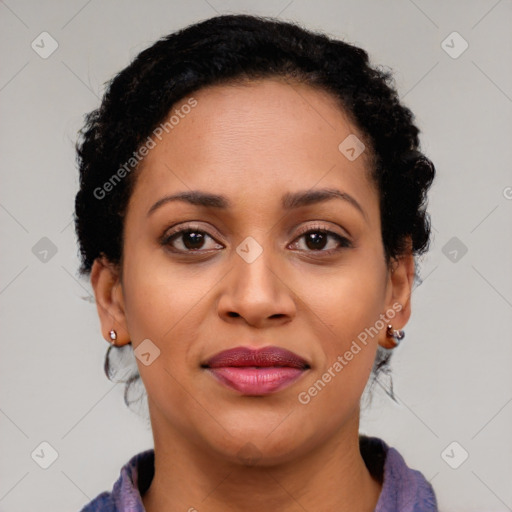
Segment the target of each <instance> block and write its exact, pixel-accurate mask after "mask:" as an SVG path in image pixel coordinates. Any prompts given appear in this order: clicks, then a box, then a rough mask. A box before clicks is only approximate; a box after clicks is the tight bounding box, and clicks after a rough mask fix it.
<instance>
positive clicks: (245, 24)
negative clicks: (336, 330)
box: [75, 15, 435, 403]
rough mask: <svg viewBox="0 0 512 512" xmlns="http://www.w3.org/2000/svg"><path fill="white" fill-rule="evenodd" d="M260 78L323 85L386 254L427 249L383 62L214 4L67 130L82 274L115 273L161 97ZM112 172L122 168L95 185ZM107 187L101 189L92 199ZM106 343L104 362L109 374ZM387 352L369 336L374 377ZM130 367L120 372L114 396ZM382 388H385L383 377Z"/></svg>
mask: <svg viewBox="0 0 512 512" xmlns="http://www.w3.org/2000/svg"><path fill="white" fill-rule="evenodd" d="M265 78H280V79H285V80H286V81H289V83H290V84H293V83H303V84H307V85H309V86H311V87H315V88H317V89H320V90H323V91H326V92H328V93H330V94H331V95H332V96H333V97H334V98H335V99H336V100H337V101H338V102H339V105H340V108H341V109H342V110H343V111H344V112H345V113H346V114H347V115H348V116H349V117H350V119H351V120H352V122H353V123H354V124H355V126H356V127H357V128H358V129H359V131H360V133H361V134H362V136H363V137H364V140H365V144H366V145H367V149H368V150H369V154H370V155H372V159H371V160H372V165H371V167H372V168H371V169H370V176H371V178H372V180H373V182H374V183H375V185H376V186H377V189H378V191H379V199H380V213H381V231H382V241H383V247H384V252H385V256H386V261H388V262H390V261H391V259H392V258H397V257H399V256H400V255H401V254H403V253H404V252H405V251H406V250H409V249H410V250H412V252H413V254H414V255H415V256H418V255H421V254H423V253H424V252H425V251H426V250H427V249H428V245H429V240H430V220H429V215H428V213H427V212H426V205H427V191H428V189H429V187H430V185H431V184H432V181H433V179H434V175H435V168H434V165H433V164H432V162H431V161H430V160H429V159H428V158H427V157H426V156H425V155H424V154H423V153H422V152H421V151H420V149H419V139H418V134H419V129H418V128H417V127H416V125H415V124H414V116H413V114H412V112H411V111H410V110H409V109H408V108H407V107H405V106H404V105H402V104H401V103H400V100H399V98H398V94H397V92H396V90H395V88H394V85H393V78H392V73H391V72H390V71H386V70H384V69H383V68H382V67H372V66H371V65H370V63H369V58H368V54H367V53H366V52H365V51H364V50H362V49H361V48H358V47H357V46H354V45H351V44H348V43H346V42H343V41H340V40H337V39H333V38H330V37H328V36H327V35H325V34H322V33H318V32H312V31H309V30H306V29H305V28H303V27H301V26H300V25H298V24H296V23H289V22H284V21H281V20H277V19H273V18H268V17H258V16H250V15H222V16H216V17H213V18H209V19H207V20H204V21H202V22H199V23H196V24H194V25H190V26H188V27H186V28H184V29H182V30H179V31H177V32H174V33H172V34H170V35H168V36H166V37H164V38H162V39H160V40H158V41H157V42H156V43H155V44H153V45H152V46H151V47H149V48H147V49H146V50H144V51H142V52H141V53H140V54H139V55H138V56H137V57H136V58H135V59H134V60H133V62H132V63H131V64H130V65H129V66H127V67H126V68H125V69H123V70H122V71H121V72H120V73H119V74H118V75H117V76H115V77H114V78H113V79H112V80H111V81H110V83H109V84H108V88H107V90H106V92H105V94H104V97H103V100H102V102H101V105H100V107H99V108H98V109H97V110H94V111H93V112H91V113H89V114H88V115H87V116H86V118H85V125H84V127H83V129H82V130H81V131H80V137H79V141H78V142H77V162H78V167H79V171H80V189H79V191H78V193H77V195H76V200H75V229H76V233H77V237H78V242H79V251H80V258H81V266H80V269H79V274H80V275H81V276H82V277H83V276H87V275H89V274H90V271H91V267H92V264H93V262H94V260H95V259H96V258H98V257H100V256H104V257H105V258H106V259H107V260H108V261H109V262H110V263H112V264H114V265H115V266H117V267H118V268H119V269H120V272H121V275H122V256H123V254H122V249H123V230H124V218H125V214H126V209H127V205H128V201H129V198H130V195H131V193H132V191H133V189H134V186H135V183H136V178H137V172H136V170H137V167H138V163H139V159H137V158H134V155H135V154H136V152H137V150H138V149H139V148H140V147H141V145H143V143H144V142H145V141H146V140H148V137H150V136H151V135H152V134H153V133H154V130H155V128H156V127H158V126H159V125H160V124H161V123H162V122H163V121H164V120H165V119H166V118H167V117H168V116H169V114H170V111H171V108H172V107H173V106H174V105H175V104H176V103H177V102H178V101H179V100H181V99H183V98H185V97H187V96H189V95H190V94H191V93H193V92H195V91H198V90H199V89H201V88H203V87H206V86H212V85H219V84H236V83H238V82H244V81H251V80H257V79H265ZM127 163H128V165H127ZM121 169H124V172H122V173H120V172H119V171H121ZM116 173H117V176H118V177H119V176H123V179H119V180H117V181H116V182H115V183H114V185H115V186H114V185H111V186H109V187H108V188H107V186H105V185H106V184H108V183H112V178H113V177H115V176H114V175H116ZM109 180H110V181H109ZM107 190H108V200H103V198H104V197H105V194H106V192H105V191H107ZM100 192H101V193H100ZM109 353H110V349H109V351H108V352H107V356H106V361H105V371H106V373H107V376H108V377H109V378H111V376H112V375H111V368H110V363H109ZM390 355H391V354H390V353H389V351H385V350H384V349H380V348H379V351H378V354H377V357H376V360H375V364H374V368H373V376H374V378H375V376H376V375H377V374H378V372H379V371H380V370H387V363H388V360H389V357H390ZM137 378H138V375H132V376H131V378H130V379H128V382H127V387H126V389H125V401H127V391H128V387H129V385H130V384H132V383H133V382H134V381H135V380H137ZM388 391H389V390H388ZM388 394H390V396H392V397H393V393H392V388H391V391H390V392H389V393H388ZM127 403H128V402H127Z"/></svg>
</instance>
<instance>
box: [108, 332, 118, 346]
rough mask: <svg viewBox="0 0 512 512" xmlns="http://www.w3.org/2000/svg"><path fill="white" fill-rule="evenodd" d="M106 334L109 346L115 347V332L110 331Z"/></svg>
mask: <svg viewBox="0 0 512 512" xmlns="http://www.w3.org/2000/svg"><path fill="white" fill-rule="evenodd" d="M108 334H109V336H110V344H111V345H115V344H116V340H117V332H116V331H114V329H112V330H111V331H110V332H109V333H108Z"/></svg>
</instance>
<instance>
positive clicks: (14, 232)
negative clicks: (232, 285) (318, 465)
mask: <svg viewBox="0 0 512 512" xmlns="http://www.w3.org/2000/svg"><path fill="white" fill-rule="evenodd" d="M242 12H246V13H257V14H262V15H265V16H279V17H280V18H281V19H284V20H293V21H299V22H301V23H302V24H304V26H306V27H308V28H311V29H316V30H322V31H324V32H326V33H328V34H330V35H332V36H336V37H339V38H342V39H344V40H346V41H348V42H352V43H355V44H357V45H360V46H362V47H363V48H364V49H366V50H367V51H368V52H369V54H370V56H371V59H372V62H373V63H376V64H382V65H386V66H389V67H390V68H391V69H393V70H394V73H395V79H396V85H397V88H398V90H399V92H400V94H401V97H402V98H403V101H404V103H405V104H406V105H407V106H409V107H410V108H411V109H412V110H413V112H414V113H415V115H416V121H417V124H418V126H419V127H420V129H421V130H422V135H421V140H422V148H423V150H424V151H425V152H426V153H427V155H428V156H429V157H430V158H431V159H432V160H433V162H434V163H435V165H436V168H437V173H438V174H437V179H436V182H435V185H434V186H433V188H432V191H431V194H430V203H429V205H430V212H431V215H432V224H433V243H432V247H431V251H430V252H429V254H428V256H427V257H425V258H424V259H423V260H422V262H421V266H420V272H421V275H422V277H423V283H422V284H421V285H420V286H418V287H417V288H416V289H415V291H414V294H413V315H412V318H411V320H410V322H409V324H408V325H407V326H406V338H405V340H404V342H403V344H402V345H401V346H400V348H399V349H398V350H397V351H396V353H395V354H394V357H393V361H392V365H393V375H394V387H395V391H396V395H397V397H398V402H399V403H398V404H395V403H393V402H392V401H391V400H390V399H388V398H387V397H386V396H385V394H384V392H383V391H382V390H381V389H380V388H379V387H377V388H376V390H375V393H374V400H373V403H372V404H371V406H370V407H367V408H366V409H364V411H363V417H362V422H361V431H362V432H364V433H367V434H369V435H376V436H379V437H381V438H383V439H384V440H386V442H387V443H388V444H390V445H391V446H394V447H396V448H397V449H398V450H399V451H400V452H401V453H402V455H403V456H404V458H405V459H406V461H407V463H408V464H409V465H410V466H411V467H413V468H417V469H419V470H420V471H421V472H422V473H423V474H424V475H425V477H426V478H427V479H428V480H430V481H431V482H432V485H433V486H434V488H435V490H436V493H437V496H438V500H439V505H440V508H441V510H445V511H483V510H486V511H506V510H512V486H511V485H510V482H511V478H512V439H511V437H510V432H511V427H512V372H511V371H510V368H511V362H512V361H511V356H512V343H511V341H512V340H511V334H510V333H511V328H512V229H511V227H512V226H511V222H510V221H511V218H512V172H511V164H510V162H511V161H512V144H511V143H510V141H511V136H512V124H511V120H512V68H511V65H510V63H511V62H512V30H511V28H512V24H511V23H512V2H511V1H510V0H501V1H496V0H465V1H464V0H458V1H454V0H453V1H447V2H446V1H421V0H414V1H413V0H392V1H377V0H374V1H356V0H315V1H306V0H272V1H271V0H259V1H238V2H237V1H224V0H189V1H186V2H185V1H183V2H180V1H164V0H151V1H146V2H142V1H136V0H130V1H127V0H124V1H121V0H110V1H104V2H100V1H99V0H89V1H85V0H71V1H67V2H62V1H61V2H58V1H55V0H54V1H39V2H36V1H23V0H5V1H2V2H0V38H1V42H2V45H1V50H0V51H1V61H2V65H1V67H0V120H1V121H0V123H1V133H0V149H1V189H0V229H1V239H2V257H1V265H0V304H1V322H2V331H1V332H2V335H1V344H2V352H1V358H0V369H1V373H0V379H1V383H0V384H1V385H0V429H1V430H0V431H1V439H0V443H1V444H0V447H1V457H0V510H1V511H4V512H25V511H27V510H41V511H48V512H50V511H52V512H60V511H68V512H69V511H72V510H76V511H78V510H79V509H80V508H81V507H82V506H83V505H84V504H85V503H86V502H88V501H89V500H90V499H92V498H94V497H95V496H96V495H97V494H99V493H100V492H102V491H104V490H107V489H108V490H110V489H111V487H112V484H113V482H114V481H115V480H116V479H117V478H118V475H119V469H120V468H121V466H122V465H123V464H124V463H125V462H126V461H127V460H128V459H129V458H130V457H131V456H133V455H134V454H135V453H138V452H139V451H142V450H144V449H147V448H150V447H152V437H151V432H150V430H149V428H148V425H147V422H146V421H145V420H144V419H143V418H140V417H139V416H137V415H136V414H134V413H133V412H131V411H130V410H128V409H127V408H126V407H125V405H124V404H123V400H122V392H123V388H122V385H114V384H113V383H111V382H109V381H108V380H107V379H106V377H105V375H104V374H103V369H102V365H103V358H104V354H105V351H106V349H107V346H108V345H107V343H106V342H105V340H104V339H103V338H102V336H101V333H100V329H99V321H98V318H97V315H96V306H95V304H94V303H93V302H92V301H91V291H92V290H91V287H90V285H89V283H88V282H87V281H84V280H80V279H78V277H77V268H78V258H77V246H76V239H75V234H74V227H73V223H72V213H73V208H74V196H75V194H76V191H77V187H78V173H77V170H76V166H75V154H74V142H75V140H76V135H77V131H78V129H79V128H80V127H81V125H82V122H83V115H84V114H85V113H86V112H89V111H91V110H92V109H94V108H96V107H97V106H98V105H99V98H100V97H101V95H102V93H103V91H104V84H105V82H106V81H108V80H109V79H111V78H112V77H113V75H114V74H115V73H117V72H118V71H119V70H121V69H122V68H123V67H125V66H126V65H127V64H128V63H129V62H130V60H131V59H132V58H133V57H134V56H135V55H137V54H138V53H139V52H140V51H141V50H142V49H144V48H146V47H147V46H149V45H150V44H151V43H152V42H154V41H155V40H156V39H157V38H159V37H161V36H163V35H164V34H167V33H169V32H172V31H174V30H176V29H179V28H181V27H184V26H186V25H188V24H191V23H194V22H197V21H199V20H202V19H205V18H208V17H210V16H213V15H216V14H218V13H242ZM43 32H46V33H47V34H43V35H41V34H42V33H43ZM454 32H456V34H454ZM41 40H43V43H41ZM52 45H53V46H52ZM55 45H58V47H57V48H56V50H55V51H54V52H53V53H51V55H48V53H49V52H50V51H51V50H52V49H53V47H55ZM466 45H467V48H466ZM43 442H44V443H48V444H43V445H41V443H43ZM41 450H43V452H44V453H45V457H47V459H46V460H47V462H50V461H51V460H52V458H55V457H56V459H55V461H54V462H53V463H52V464H51V465H50V466H49V467H48V468H47V469H44V468H42V467H41V463H42V462H41V460H40V459H41V458H42V457H40V459H38V457H37V454H38V453H39V454H40V453H41ZM48 457H49V458H48ZM466 457H467V458H466ZM464 459H465V460H464ZM311 512H313V511H311Z"/></svg>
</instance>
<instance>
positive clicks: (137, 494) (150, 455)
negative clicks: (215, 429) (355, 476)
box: [80, 435, 438, 512]
mask: <svg viewBox="0 0 512 512" xmlns="http://www.w3.org/2000/svg"><path fill="white" fill-rule="evenodd" d="M359 442H360V449H361V454H362V456H363V459H364V461H365V464H366V465H367V467H368V469H369V471H370V473H371V474H372V475H373V476H375V477H376V478H377V479H378V480H380V481H381V482H382V491H381V494H380V497H379V501H378V502H377V506H376V508H375V512H438V508H437V501H436V497H435V494H434V490H433V489H432V486H431V485H430V484H429V483H428V482H427V480H425V477H424V476H423V475H422V474H421V473H420V472H419V471H416V470H414V469H411V468H409V467H408V466H407V465H406V463H405V461H404V459H403V457H402V456H401V455H400V454H399V453H398V451H397V450H395V449H394V448H391V447H389V446H388V445H387V444H386V443H385V442H384V441H382V440H381V439H379V438H376V437H367V436H363V435H361V436H360V437H359ZM153 473H154V451H153V450H147V451H145V452H142V453H139V454H137V455H135V456H134V457H132V458H131V459H130V460H129V461H128V463H127V464H126V465H125V466H123V468H122V469H121V475H120V477H119V479H118V480H117V482H116V483H115V484H114V488H113V489H112V491H111V492H103V493H101V494H100V495H99V496H97V497H96V498H95V499H94V500H92V501H91V502H90V503H89V504H88V505H86V506H85V507H84V508H83V509H82V510H81V511H80V512H145V510H144V506H143V504H142V499H141V494H144V492H145V491H146V490H147V489H148V488H149V485H150V483H151V479H152V478H153Z"/></svg>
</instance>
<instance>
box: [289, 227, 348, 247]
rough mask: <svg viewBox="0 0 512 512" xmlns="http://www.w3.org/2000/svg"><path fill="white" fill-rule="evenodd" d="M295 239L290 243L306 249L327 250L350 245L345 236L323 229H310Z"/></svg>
mask: <svg viewBox="0 0 512 512" xmlns="http://www.w3.org/2000/svg"><path fill="white" fill-rule="evenodd" d="M296 240H297V241H296V242H294V244H292V245H300V246H301V247H299V250H306V251H307V250H310V251H323V252H328V251H330V250H333V249H334V250H336V249H338V248H340V247H350V242H349V240H348V239H347V238H345V237H343V236H341V235H338V234H337V233H333V232H332V231H328V230H325V229H311V230H309V231H306V232H305V233H302V235H300V236H299V237H298V238H297V239H296ZM300 242H302V243H300ZM304 247H305V248H304Z"/></svg>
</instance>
